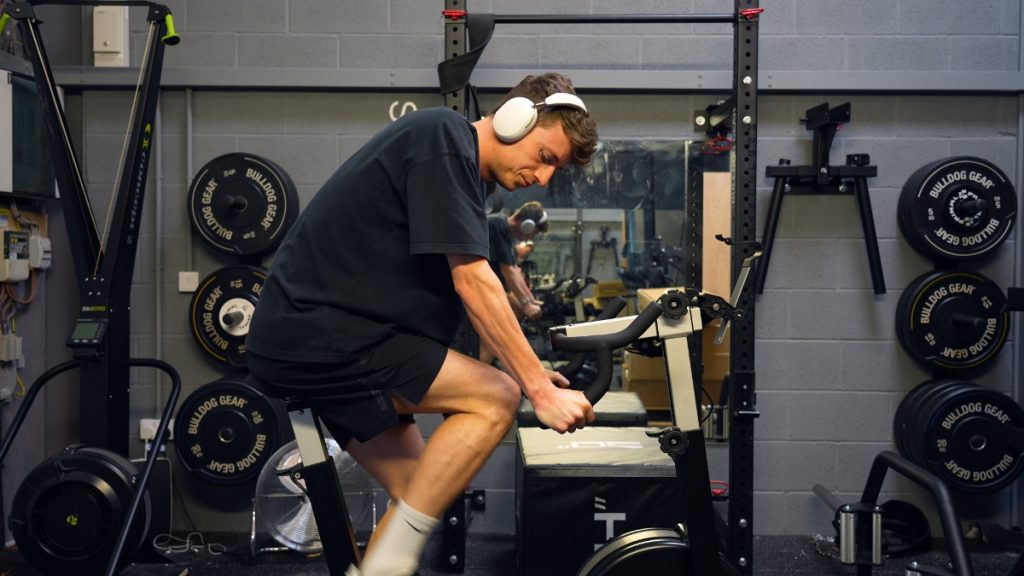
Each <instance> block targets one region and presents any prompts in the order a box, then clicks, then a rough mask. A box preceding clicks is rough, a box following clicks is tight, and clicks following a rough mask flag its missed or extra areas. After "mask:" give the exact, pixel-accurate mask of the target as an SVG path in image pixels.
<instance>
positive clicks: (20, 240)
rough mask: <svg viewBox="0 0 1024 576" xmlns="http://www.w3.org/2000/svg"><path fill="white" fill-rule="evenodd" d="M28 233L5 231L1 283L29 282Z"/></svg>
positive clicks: (0, 270) (0, 264)
mask: <svg viewBox="0 0 1024 576" xmlns="http://www.w3.org/2000/svg"><path fill="white" fill-rule="evenodd" d="M28 238H29V234H28V232H17V231H13V230H4V252H3V260H2V261H0V282H21V281H22V280H28Z"/></svg>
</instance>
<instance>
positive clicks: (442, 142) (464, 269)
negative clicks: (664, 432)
mask: <svg viewBox="0 0 1024 576" xmlns="http://www.w3.org/2000/svg"><path fill="white" fill-rule="evenodd" d="M596 141H597V131H596V125H595V122H594V120H593V118H591V116H590V115H589V114H588V113H587V111H586V107H585V105H584V104H583V102H582V101H581V100H580V99H579V98H578V97H576V96H575V91H574V89H573V86H572V83H571V82H570V81H569V79H568V78H565V77H564V76H561V75H558V74H550V73H549V74H543V75H539V76H528V77H527V78H525V79H524V80H523V81H522V82H520V83H519V84H518V85H517V86H516V87H515V88H513V89H512V91H511V92H510V93H509V94H508V95H507V96H506V99H505V100H504V101H503V103H502V105H501V106H500V107H499V108H498V110H497V111H496V112H495V113H494V114H492V115H490V116H487V117H485V118H483V119H481V120H479V121H477V122H473V123H469V122H467V121H466V120H465V119H464V118H463V117H462V116H461V115H460V114H458V113H456V112H454V111H452V110H448V109H445V108H434V109H429V110H422V111H419V112H414V113H412V114H407V115H405V116H403V117H402V118H400V119H399V120H397V121H396V122H394V123H393V124H391V125H390V126H388V127H387V128H385V129H384V130H382V131H381V132H380V133H379V134H377V135H376V136H375V137H374V138H373V139H371V140H370V142H369V143H367V144H366V145H365V146H364V147H363V148H362V149H361V150H359V151H358V152H356V153H355V154H354V155H353V156H352V158H350V159H349V160H348V161H347V162H345V163H344V164H343V165H342V166H341V167H340V168H339V169H338V170H337V171H336V172H335V173H334V175H333V176H332V177H331V178H330V179H329V180H328V181H327V183H326V184H325V185H324V186H323V188H322V189H321V190H320V191H319V192H318V193H317V194H316V196H315V197H314V198H313V199H312V200H311V202H310V203H309V205H308V206H307V207H306V209H305V211H304V212H303V214H302V215H301V216H300V217H299V219H298V221H297V222H296V224H295V225H294V226H293V227H292V229H291V230H290V232H289V234H288V236H287V238H286V239H285V240H284V242H283V243H282V244H281V247H280V248H279V249H278V251H277V254H276V256H275V258H274V263H273V266H272V267H271V269H270V274H269V276H268V278H267V280H266V283H265V284H264V287H263V291H262V294H261V296H260V300H259V303H258V305H257V308H256V311H255V313H254V315H253V319H252V323H251V325H250V328H249V335H248V339H247V358H248V363H249V369H250V372H251V374H252V375H253V376H254V377H255V378H257V379H259V380H260V381H261V382H262V384H263V385H264V387H266V388H267V389H268V391H269V392H270V393H271V394H273V395H275V396H279V397H298V398H304V399H309V400H313V401H314V402H313V406H314V411H315V413H316V414H317V415H318V416H319V417H320V418H321V420H322V421H323V422H324V424H325V425H326V426H327V428H328V430H329V431H330V432H331V434H332V435H333V436H334V438H335V439H336V440H337V441H338V443H339V444H340V445H341V446H343V447H344V449H345V450H346V451H348V452H349V453H350V454H351V455H352V456H353V458H355V460H356V461H357V462H359V464H360V465H362V466H363V467H364V468H365V469H366V470H367V471H368V472H369V473H370V474H371V475H372V476H373V477H374V478H375V479H376V480H377V481H379V482H380V483H381V485H383V486H384V487H385V489H387V490H388V493H389V494H390V496H391V498H392V500H393V501H394V502H395V505H393V506H391V507H390V509H389V510H388V512H387V513H386V514H385V515H384V517H383V519H382V520H381V522H380V523H379V525H378V528H377V530H376V531H375V533H374V534H373V536H372V537H371V539H370V542H369V543H368V545H367V549H366V554H365V556H364V560H363V562H362V565H361V566H359V568H358V570H356V568H355V567H352V568H350V570H349V572H350V573H351V574H362V575H363V576H381V575H387V576H402V575H409V574H413V573H414V572H415V571H416V569H417V567H418V564H419V556H420V553H421V552H422V549H423V545H424V544H425V542H426V539H427V537H428V535H429V534H430V531H431V530H432V529H433V527H434V526H435V525H436V524H437V522H438V518H439V517H440V516H441V515H442V514H443V512H444V510H445V509H446V508H447V507H448V506H449V505H450V504H451V502H452V501H453V500H454V499H455V498H456V497H459V496H461V495H462V493H463V491H464V489H465V487H466V486H467V485H468V484H469V481H470V480H471V479H472V478H473V476H474V475H475V474H476V472H477V471H478V470H479V469H480V467H481V466H482V465H483V463H484V462H485V461H486V460H487V458H488V456H489V455H490V454H491V452H492V451H493V450H494V449H495V447H496V446H497V444H498V442H499V441H500V440H501V439H502V438H503V437H504V435H505V433H506V432H507V430H508V429H509V427H510V426H511V425H512V422H513V421H514V419H515V415H516V411H517V408H518V406H519V401H520V397H521V394H523V393H525V394H526V396H527V397H528V398H529V399H530V401H531V403H532V404H533V406H534V409H535V410H536V413H537V417H538V418H539V419H540V421H541V422H543V423H544V424H545V425H547V426H548V427H550V428H552V429H553V430H556V431H558V432H573V431H575V430H578V429H580V428H582V427H584V426H585V425H586V424H587V423H589V422H592V421H593V418H594V411H593V407H592V406H591V405H590V403H589V402H588V401H587V400H586V398H584V397H583V395H582V394H581V393H580V392H577V391H574V390H569V389H566V387H567V386H568V382H567V381H566V379H565V378H564V377H562V376H561V375H559V374H557V373H553V372H548V371H546V370H544V368H543V367H542V366H541V363H540V361H539V360H538V358H537V357H536V355H535V354H534V353H533V351H532V350H531V348H530V346H529V344H528V343H527V341H526V339H525V337H524V336H523V333H522V331H521V329H520V327H519V323H518V322H517V321H516V318H515V316H514V314H513V312H512V310H511V308H510V307H509V302H508V299H507V297H506V295H505V291H504V289H503V288H502V285H501V282H500V281H499V280H498V278H497V277H496V276H495V274H494V272H493V271H492V269H491V267H490V266H489V265H488V261H487V257H488V238H487V223H486V216H485V210H484V196H483V193H482V191H481V190H482V186H481V185H480V183H481V181H484V182H496V183H497V184H500V185H501V186H502V187H503V188H506V189H508V190H514V189H517V188H522V187H526V186H530V185H534V184H538V185H541V186H545V185H547V183H548V181H549V180H550V179H551V176H552V175H553V174H554V172H555V170H558V169H560V168H563V167H565V166H567V165H569V164H570V163H572V164H576V165H580V166H582V165H585V164H587V163H588V162H589V161H590V157H591V156H592V154H593V152H594V147H595V145H596ZM463 307H464V308H465V311H466V313H467V315H468V317H469V319H470V321H471V322H472V324H473V327H474V328H475V330H476V331H477V333H478V334H479V335H480V337H481V340H482V341H483V342H484V343H485V344H486V345H487V346H488V348H490V349H491V350H494V351H495V352H496V353H497V355H498V357H499V358H500V359H501V362H502V364H503V365H504V367H505V369H506V370H507V371H508V372H507V373H503V372H500V371H498V370H497V369H495V368H492V367H491V366H488V365H486V364H483V363H481V362H479V361H477V360H474V359H472V358H470V357H468V356H465V355H463V354H460V353H458V352H456V351H453V350H450V349H449V348H448V345H449V344H450V343H451V340H452V338H453V336H454V334H455V331H456V328H457V326H458V323H459V319H460V318H461V315H462V314H461V313H462V309H463ZM416 413H446V414H450V417H448V418H446V419H445V421H444V422H443V423H442V424H441V425H440V426H439V427H438V428H437V430H436V431H435V432H434V433H433V434H432V435H431V437H430V441H429V442H426V443H424V441H423V437H422V435H421V433H420V431H419V429H418V428H417V427H416V424H415V422H414V420H413V418H412V415H413V414H416Z"/></svg>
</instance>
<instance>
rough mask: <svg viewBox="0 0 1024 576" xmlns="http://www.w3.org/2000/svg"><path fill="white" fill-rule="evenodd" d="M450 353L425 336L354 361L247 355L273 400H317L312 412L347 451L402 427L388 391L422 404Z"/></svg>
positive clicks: (398, 339)
mask: <svg viewBox="0 0 1024 576" xmlns="http://www.w3.org/2000/svg"><path fill="white" fill-rule="evenodd" d="M447 353H448V349H447V348H446V347H445V346H443V345H441V344H440V343H438V342H435V341H433V340H431V339H429V338H425V337H422V336H413V335H410V334H395V335H394V336H392V337H390V338H388V339H387V340H385V341H383V342H381V343H379V344H376V345H374V346H371V347H369V348H367V349H365V350H363V351H362V352H361V353H360V354H359V357H358V358H357V359H356V360H355V361H353V362H345V363H334V362H292V361H288V360H277V359H274V358H267V357H265V356H260V355H257V354H253V353H252V352H248V353H246V359H247V362H248V365H249V372H250V375H251V376H254V377H255V378H256V380H257V382H256V384H257V386H258V387H259V388H261V389H263V390H264V391H265V392H266V393H267V394H268V395H270V396H273V397H275V398H282V399H290V398H295V399H301V400H309V401H313V412H314V413H315V414H316V415H317V416H318V417H319V418H320V420H321V421H323V423H324V425H325V426H327V430H328V431H329V432H330V433H331V435H332V436H334V439H335V440H337V441H338V444H340V445H341V446H343V447H344V446H345V444H346V443H347V442H348V440H349V439H350V438H356V439H358V440H359V441H360V442H366V441H367V440H370V439H371V438H373V437H374V436H376V435H377V434H380V433H381V432H383V431H384V430H387V429H388V428H391V427H392V426H394V425H396V424H398V423H399V422H413V421H414V420H413V418H412V415H411V414H398V413H397V412H396V411H395V406H394V404H393V403H392V401H391V395H390V394H389V392H394V393H396V394H398V395H400V396H401V397H402V398H404V399H406V400H408V401H409V402H411V403H413V404H419V403H420V400H422V399H423V396H424V395H425V394H426V393H427V390H428V389H429V388H430V385H431V384H432V383H433V382H434V379H435V378H436V377H437V374H438V373H439V372H440V371H441V365H442V364H444V359H445V356H446V355H447Z"/></svg>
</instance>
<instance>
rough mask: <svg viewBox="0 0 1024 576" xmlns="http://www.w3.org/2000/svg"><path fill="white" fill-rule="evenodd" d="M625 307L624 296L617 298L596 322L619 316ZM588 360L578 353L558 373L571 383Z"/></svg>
mask: <svg viewBox="0 0 1024 576" xmlns="http://www.w3.org/2000/svg"><path fill="white" fill-rule="evenodd" d="M625 307H626V299H625V298H623V297H622V296H616V297H614V298H612V299H611V300H609V301H608V303H607V304H605V306H604V309H603V310H601V313H600V314H598V315H597V318H595V320H607V319H609V318H614V317H616V316H618V315H619V312H622V310H623V308H625ZM586 359H587V353H586V352H577V353H576V354H574V355H573V357H572V360H570V361H569V363H568V364H566V365H565V366H562V367H561V368H559V369H558V372H559V373H560V374H561V375H562V376H565V377H566V378H567V379H568V380H570V381H571V380H572V379H573V377H574V376H576V373H577V372H579V371H580V368H583V362H584V361H585V360H586Z"/></svg>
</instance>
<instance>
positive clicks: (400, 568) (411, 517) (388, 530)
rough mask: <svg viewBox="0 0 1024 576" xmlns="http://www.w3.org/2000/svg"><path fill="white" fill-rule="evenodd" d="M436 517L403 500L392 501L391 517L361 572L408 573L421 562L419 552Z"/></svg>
mask: <svg viewBox="0 0 1024 576" xmlns="http://www.w3.org/2000/svg"><path fill="white" fill-rule="evenodd" d="M438 522H439V520H438V519H437V518H431V517H430V516H427V515H426V514H424V513H422V512H419V511H417V510H413V509H412V508H411V507H410V506H409V505H408V504H406V503H405V502H404V501H402V500H399V501H398V504H396V505H395V514H394V517H393V518H391V520H390V521H389V522H388V523H387V525H386V526H384V531H383V532H381V533H380V535H379V536H377V540H376V542H374V544H373V554H371V555H368V556H366V557H365V558H363V563H362V564H361V565H360V566H359V570H360V572H361V573H362V576H411V575H412V574H414V573H415V572H416V569H417V568H419V565H420V553H421V552H423V546H425V545H426V543H427V538H428V537H429V536H430V532H431V531H432V530H433V529H434V527H435V526H437V524H438Z"/></svg>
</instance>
